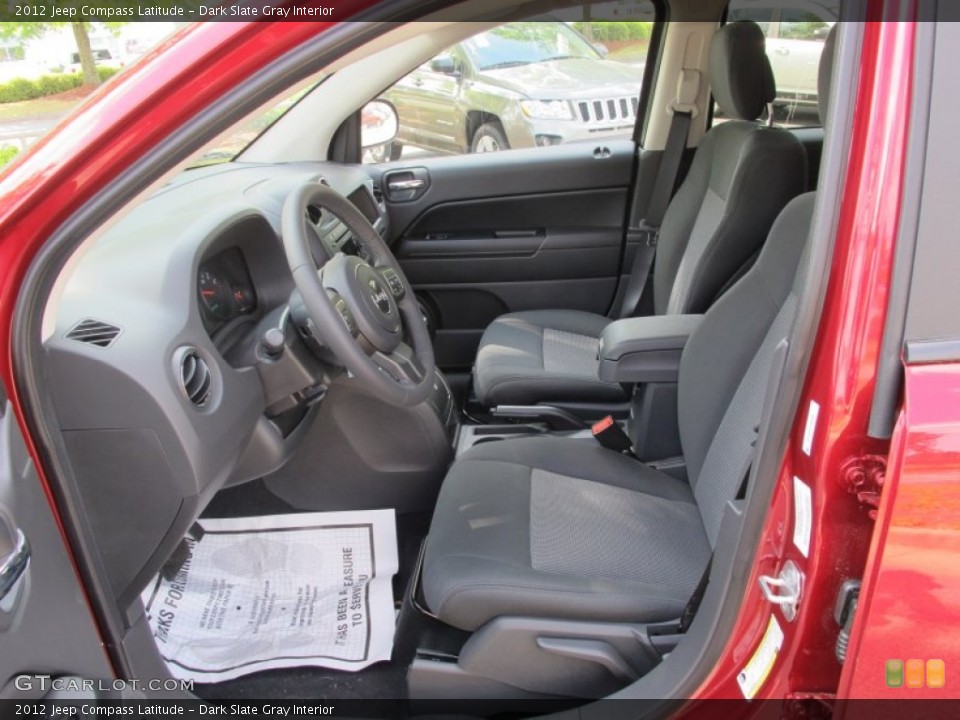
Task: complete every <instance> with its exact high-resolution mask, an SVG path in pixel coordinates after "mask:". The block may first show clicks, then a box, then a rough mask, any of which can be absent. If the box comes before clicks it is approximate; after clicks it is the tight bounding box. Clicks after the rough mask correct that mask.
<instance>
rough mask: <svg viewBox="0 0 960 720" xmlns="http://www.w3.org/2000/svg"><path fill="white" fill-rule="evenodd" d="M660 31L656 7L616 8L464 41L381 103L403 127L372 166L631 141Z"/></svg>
mask: <svg viewBox="0 0 960 720" xmlns="http://www.w3.org/2000/svg"><path fill="white" fill-rule="evenodd" d="M653 25H654V7H653V3H652V2H651V1H650V0H615V1H613V2H605V3H601V4H593V5H589V6H583V7H574V8H570V7H564V8H561V9H557V10H555V11H554V12H552V13H551V14H550V15H549V17H538V18H536V19H531V20H526V21H520V22H511V23H507V24H505V25H501V26H499V27H495V28H493V29H490V30H486V31H485V32H481V33H478V34H476V35H473V36H471V37H468V38H464V39H463V40H461V41H460V42H459V43H457V44H456V45H454V46H453V47H451V48H448V49H446V50H445V51H443V52H442V53H440V54H439V55H437V56H435V57H433V58H432V59H430V60H428V61H427V62H425V63H424V64H423V65H421V66H420V67H418V68H417V69H416V70H414V71H413V72H412V73H410V74H409V75H407V76H406V77H403V78H400V79H399V80H398V81H397V82H396V83H395V84H394V85H393V86H392V87H390V88H389V89H388V90H386V91H385V92H384V93H383V94H381V95H380V97H379V98H377V99H378V100H383V101H386V102H388V103H390V104H391V105H392V106H393V107H394V108H395V110H396V112H397V117H398V120H399V129H398V132H397V135H396V137H395V138H394V140H393V141H391V142H389V143H384V144H382V145H378V146H375V147H372V148H367V149H366V150H365V151H364V162H368V163H377V162H388V161H391V160H399V159H401V158H403V159H409V158H416V157H428V156H436V155H462V154H467V153H479V152H496V151H503V150H509V149H516V148H534V147H550V146H552V145H559V144H562V143H570V142H578V141H594V140H597V139H601V138H615V137H625V138H628V137H630V136H631V134H632V133H633V127H634V124H635V122H636V119H637V111H638V109H639V105H640V88H641V85H642V81H643V71H644V65H645V64H646V59H647V51H648V48H649V45H650V38H651V35H652V32H653Z"/></svg>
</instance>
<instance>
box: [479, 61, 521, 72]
mask: <svg viewBox="0 0 960 720" xmlns="http://www.w3.org/2000/svg"><path fill="white" fill-rule="evenodd" d="M529 64H530V61H529V60H505V61H504V62H498V63H494V64H493V65H484V66H483V69H484V70H499V69H500V68H509V67H520V66H521V65H529Z"/></svg>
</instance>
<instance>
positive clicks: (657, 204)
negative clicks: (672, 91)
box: [619, 110, 693, 318]
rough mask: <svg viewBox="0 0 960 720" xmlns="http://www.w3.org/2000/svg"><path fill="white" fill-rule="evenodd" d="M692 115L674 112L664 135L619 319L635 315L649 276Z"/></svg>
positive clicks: (636, 230) (638, 230) (678, 111)
mask: <svg viewBox="0 0 960 720" xmlns="http://www.w3.org/2000/svg"><path fill="white" fill-rule="evenodd" d="M692 120H693V113H692V112H682V111H680V110H675V111H674V113H673V120H671V121H670V132H669V133H668V134H667V144H666V146H665V147H664V149H663V157H662V158H660V167H659V168H657V179H656V183H655V185H654V188H653V193H652V194H651V196H650V204H649V205H648V206H647V217H646V218H645V219H644V220H641V221H640V226H639V227H638V228H636V229H635V231H634V233H639V234H641V235H642V238H643V242H642V243H641V244H640V245H639V247H637V251H636V253H634V256H633V264H632V265H631V266H630V275H629V277H628V278H627V287H626V290H625V291H624V293H623V302H622V303H621V304H620V315H619V317H621V318H625V317H630V316H631V315H633V313H634V312H636V309H637V305H639V304H640V298H641V296H642V295H643V290H644V288H645V287H646V285H647V279H648V278H649V277H650V269H651V268H652V267H653V260H654V257H655V256H656V254H657V238H658V237H659V235H660V223H662V222H663V218H664V216H665V215H666V214H667V208H668V207H669V206H670V199H671V197H673V188H674V185H676V182H677V174H678V173H679V171H680V161H681V160H682V159H683V151H684V150H685V149H686V147H687V136H688V135H689V133H690V122H691V121H692Z"/></svg>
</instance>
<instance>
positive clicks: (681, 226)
mask: <svg viewBox="0 0 960 720" xmlns="http://www.w3.org/2000/svg"><path fill="white" fill-rule="evenodd" d="M765 42H766V41H765V38H764V36H763V32H762V31H761V30H760V27H759V26H758V25H757V24H756V23H753V22H734V23H729V24H727V25H724V26H723V27H722V28H720V29H719V30H718V31H717V32H716V33H715V34H714V37H713V39H712V41H711V44H710V58H709V74H710V82H711V86H712V89H713V94H714V97H715V99H716V101H717V105H718V106H719V107H720V109H721V110H722V112H723V115H724V116H725V118H727V119H726V120H724V121H723V122H718V123H717V124H716V125H714V127H713V128H711V129H710V131H709V132H707V134H706V135H705V136H704V137H703V140H702V141H701V143H700V146H699V147H698V148H697V152H696V155H695V156H694V160H693V163H692V165H691V167H690V170H689V172H688V173H687V176H686V178H685V179H684V181H683V184H682V185H681V186H680V188H679V189H678V190H677V193H676V194H675V195H674V197H673V200H672V201H671V202H670V206H669V208H668V209H667V212H666V215H665V216H664V219H663V223H662V224H661V227H660V239H659V245H658V247H657V258H656V266H655V269H654V274H653V295H654V309H655V311H656V313H657V314H659V315H663V314H670V315H672V314H682V313H701V312H704V311H706V309H707V308H708V307H709V306H710V305H711V304H712V303H713V301H714V300H715V299H716V298H717V296H718V295H719V294H720V292H721V290H722V289H723V288H724V287H725V286H726V284H727V282H728V281H729V280H730V278H732V277H733V276H734V275H735V274H736V273H737V272H738V271H739V270H740V269H741V268H742V267H743V265H744V264H745V263H747V262H748V260H749V259H750V258H751V257H753V256H754V255H755V254H756V253H757V251H758V250H759V248H760V247H761V245H762V244H763V242H764V240H765V239H766V237H767V233H768V232H769V231H770V227H771V226H772V225H773V221H774V219H775V218H776V217H777V214H778V213H779V212H780V211H781V210H782V209H783V207H784V206H785V205H786V204H787V202H789V201H790V200H791V199H792V198H794V197H796V196H797V195H799V194H800V193H801V192H803V191H804V190H805V188H806V153H805V152H804V149H803V146H802V145H801V143H800V142H799V140H797V138H796V137H795V136H794V135H793V134H792V133H790V132H788V131H787V130H784V129H782V128H774V127H767V126H765V125H763V124H761V123H759V122H757V118H759V117H760V116H761V115H762V114H763V111H764V108H765V107H766V106H767V104H768V103H771V102H773V100H774V98H775V97H776V86H775V84H774V79H773V71H772V69H771V67H770V61H769V60H768V59H767V55H766V50H765Z"/></svg>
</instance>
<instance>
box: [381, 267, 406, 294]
mask: <svg viewBox="0 0 960 720" xmlns="http://www.w3.org/2000/svg"><path fill="white" fill-rule="evenodd" d="M375 270H376V271H377V272H378V273H380V277H382V278H383V280H384V282H385V283H386V285H387V288H388V289H389V290H390V293H391V294H392V295H393V299H394V300H396V301H397V302H400V301H401V300H403V298H404V296H405V295H406V294H407V289H406V287H405V286H404V283H403V280H402V279H401V277H400V276H399V275H398V274H397V271H396V270H394V269H393V268H392V267H390V266H389V265H377V266H376V268H375Z"/></svg>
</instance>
